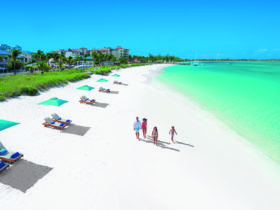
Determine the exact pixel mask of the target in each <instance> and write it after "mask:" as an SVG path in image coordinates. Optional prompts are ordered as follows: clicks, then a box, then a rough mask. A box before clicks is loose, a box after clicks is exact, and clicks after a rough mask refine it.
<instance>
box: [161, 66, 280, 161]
mask: <svg viewBox="0 0 280 210" xmlns="http://www.w3.org/2000/svg"><path fill="white" fill-rule="evenodd" d="M157 79H159V80H160V81H162V82H164V83H167V84H169V85H171V86H173V87H174V88H176V89H177V90H179V91H181V92H182V93H183V94H185V95H186V96H188V97H191V98H192V99H194V100H195V101H196V102H198V103H199V104H200V105H201V106H202V107H203V108H205V109H207V110H208V111H210V112H212V113H214V115H215V116H216V117H218V118H219V119H221V120H222V121H223V122H225V123H226V124H227V125H228V126H229V127H230V128H232V129H233V130H235V131H236V132H237V133H239V134H240V135H241V136H243V137H245V138H246V139H247V140H248V141H250V142H251V143H252V144H253V145H255V146H256V147H257V148H258V149H259V150H260V151H262V152H263V153H264V154H265V155H266V156H268V157H269V158H271V159H273V160H275V161H277V162H278V163H280V94H279V93H280V63H279V62H205V63H201V64H200V65H199V66H193V65H176V66H171V67H168V68H165V69H164V71H163V72H162V73H161V74H160V75H158V77H157Z"/></svg>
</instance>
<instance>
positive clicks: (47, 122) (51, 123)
mask: <svg viewBox="0 0 280 210" xmlns="http://www.w3.org/2000/svg"><path fill="white" fill-rule="evenodd" d="M43 125H44V126H45V127H52V128H57V129H59V130H62V129H63V128H65V126H66V125H67V124H64V123H58V122H55V121H53V120H52V119H51V118H49V117H46V118H45V122H44V123H43Z"/></svg>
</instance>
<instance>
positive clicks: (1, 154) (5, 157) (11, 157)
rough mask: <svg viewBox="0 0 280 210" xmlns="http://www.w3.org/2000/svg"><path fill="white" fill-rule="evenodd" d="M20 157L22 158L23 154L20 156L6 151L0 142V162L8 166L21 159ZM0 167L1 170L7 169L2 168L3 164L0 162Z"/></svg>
mask: <svg viewBox="0 0 280 210" xmlns="http://www.w3.org/2000/svg"><path fill="white" fill-rule="evenodd" d="M22 157H23V154H21V153H19V152H12V151H8V150H7V149H6V148H5V147H4V146H3V144H2V143H1V142H0V160H2V161H6V162H9V163H10V164H12V163H14V162H16V161H17V160H19V159H21V158H22ZM1 165H2V167H3V168H4V167H7V166H4V165H3V164H1V162H0V168H1ZM3 168H2V169H3ZM0 170H1V169H0ZM3 170H4V169H3Z"/></svg>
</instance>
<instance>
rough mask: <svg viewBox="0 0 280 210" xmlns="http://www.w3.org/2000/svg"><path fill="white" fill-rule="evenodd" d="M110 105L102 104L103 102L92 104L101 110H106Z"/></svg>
mask: <svg viewBox="0 0 280 210" xmlns="http://www.w3.org/2000/svg"><path fill="white" fill-rule="evenodd" d="M108 105H109V104H107V103H101V102H95V103H94V104H92V106H96V107H99V108H106V107H107V106H108Z"/></svg>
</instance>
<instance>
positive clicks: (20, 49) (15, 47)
mask: <svg viewBox="0 0 280 210" xmlns="http://www.w3.org/2000/svg"><path fill="white" fill-rule="evenodd" d="M14 49H16V50H19V51H22V47H21V46H19V45H16V46H14V47H12V50H14Z"/></svg>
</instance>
